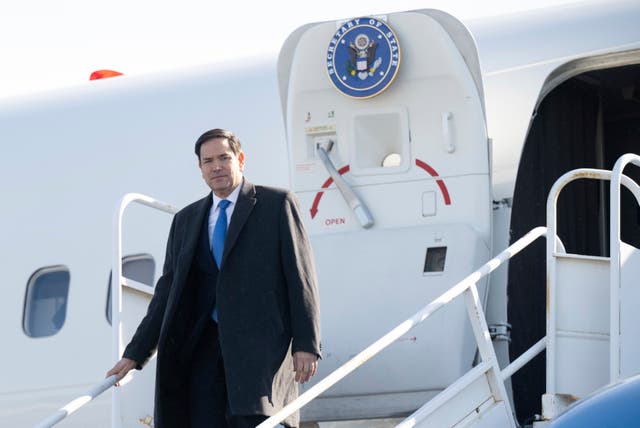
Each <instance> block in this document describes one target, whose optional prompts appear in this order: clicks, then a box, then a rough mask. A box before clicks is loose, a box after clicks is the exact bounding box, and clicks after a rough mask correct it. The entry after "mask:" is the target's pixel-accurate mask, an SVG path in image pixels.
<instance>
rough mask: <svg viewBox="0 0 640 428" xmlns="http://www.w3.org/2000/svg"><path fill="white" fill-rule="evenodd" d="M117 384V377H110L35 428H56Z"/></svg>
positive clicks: (34, 427)
mask: <svg viewBox="0 0 640 428" xmlns="http://www.w3.org/2000/svg"><path fill="white" fill-rule="evenodd" d="M115 383H116V375H113V376H109V377H108V378H106V379H105V380H103V381H102V382H100V383H99V384H98V385H96V386H94V387H93V388H91V389H90V390H89V391H87V392H86V393H85V394H83V395H81V396H79V397H78V398H74V399H73V400H71V401H69V402H68V403H67V404H65V405H64V406H62V407H60V408H59V409H58V411H56V412H55V413H52V414H51V415H49V416H48V417H47V418H46V419H43V420H42V421H40V422H39V423H38V424H37V425H34V426H33V428H51V427H52V426H54V425H55V424H57V423H58V422H61V421H62V420H63V419H65V418H66V417H67V416H69V415H71V414H73V413H75V412H76V411H77V410H78V409H80V408H81V407H82V406H84V405H85V404H88V403H89V402H91V400H93V399H94V398H96V397H97V396H99V395H100V394H102V393H103V392H105V391H106V390H108V389H109V388H111V387H112V386H113V385H114V384H115Z"/></svg>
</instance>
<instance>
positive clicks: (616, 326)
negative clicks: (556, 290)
mask: <svg viewBox="0 0 640 428" xmlns="http://www.w3.org/2000/svg"><path fill="white" fill-rule="evenodd" d="M630 163H632V164H634V165H636V166H640V156H638V155H636V154H633V153H627V154H625V155H622V156H620V157H619V158H618V160H617V161H616V163H615V165H614V166H613V171H612V172H611V190H610V192H609V207H610V208H609V209H610V210H611V212H612V214H611V221H610V222H609V242H610V244H609V248H610V250H609V253H610V257H611V261H610V265H611V267H610V269H609V282H610V284H611V297H610V301H609V305H610V306H609V311H610V314H611V315H610V316H611V318H610V325H609V381H610V382H615V381H617V380H619V379H620V305H619V301H620V216H619V215H617V214H618V213H619V211H620V183H621V182H622V184H624V185H625V186H626V187H627V188H629V186H628V185H627V182H626V181H625V180H630V179H629V178H627V176H626V175H623V174H622V171H623V170H624V168H625V167H626V166H627V165H628V164H630ZM633 184H634V185H635V187H634V188H632V189H630V190H631V191H632V192H633V195H634V196H635V197H636V201H637V202H638V204H639V205H640V197H639V196H640V192H638V191H635V190H637V189H638V185H637V184H636V183H635V182H633ZM613 212H615V213H616V215H615V216H614V215H613ZM614 243H615V244H616V246H615V251H614Z"/></svg>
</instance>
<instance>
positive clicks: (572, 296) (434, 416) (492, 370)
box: [37, 154, 640, 428]
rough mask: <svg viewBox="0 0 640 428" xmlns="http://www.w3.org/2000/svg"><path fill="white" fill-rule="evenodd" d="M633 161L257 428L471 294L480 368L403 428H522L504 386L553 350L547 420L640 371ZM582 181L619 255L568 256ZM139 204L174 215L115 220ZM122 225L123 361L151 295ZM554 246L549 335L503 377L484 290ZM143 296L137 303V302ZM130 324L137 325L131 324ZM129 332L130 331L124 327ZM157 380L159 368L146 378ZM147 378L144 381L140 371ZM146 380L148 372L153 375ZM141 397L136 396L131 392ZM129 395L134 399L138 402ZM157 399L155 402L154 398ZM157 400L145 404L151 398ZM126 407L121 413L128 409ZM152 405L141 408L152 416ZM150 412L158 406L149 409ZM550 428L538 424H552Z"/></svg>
mask: <svg viewBox="0 0 640 428" xmlns="http://www.w3.org/2000/svg"><path fill="white" fill-rule="evenodd" d="M629 163H633V164H635V165H637V166H640V157H639V156H636V155H632V154H627V155H624V156H622V157H621V158H620V159H619V160H618V161H617V162H616V165H615V167H614V169H613V171H605V170H596V169H578V170H574V171H570V172H568V173H566V174H565V175H563V176H562V177H560V178H559V179H558V180H557V181H556V183H555V184H554V186H553V188H552V190H551V192H550V195H549V198H548V202H547V227H538V228H535V229H533V230H532V231H530V232H529V233H527V234H526V235H525V236H524V237H522V238H520V239H519V240H518V241H517V242H515V243H514V244H513V245H511V246H510V247H509V248H507V249H506V250H504V251H502V252H501V253H500V254H498V255H497V256H496V257H495V258H493V259H491V260H489V261H488V262H487V263H485V264H484V265H483V266H482V267H481V268H479V269H478V270H476V271H475V272H473V273H472V274H470V275H469V276H467V277H466V278H465V279H463V280H462V281H460V282H459V283H457V284H456V285H454V286H453V287H452V288H451V289H449V290H448V291H447V292H445V293H444V294H442V295H441V296H440V297H438V298H437V299H435V300H434V301H433V302H431V303H429V304H428V305H427V306H425V307H424V308H423V309H422V310H420V311H418V312H417V313H416V314H414V315H413V316H412V317H411V318H409V319H407V320H406V321H404V322H403V323H401V324H400V325H398V326H397V327H395V328H394V329H393V330H391V331H390V332H389V333H387V334H386V335H384V336H383V337H382V338H380V339H379V340H378V341H376V342H375V343H373V344H372V345H371V346H369V347H368V348H366V349H365V350H363V351H362V352H361V353H359V354H358V355H356V356H355V357H354V358H352V359H351V360H350V361H348V362H347V363H345V364H344V365H343V366H341V367H340V368H339V369H337V370H336V371H334V372H333V373H331V374H330V375H328V376H327V377H325V378H324V379H322V380H321V381H319V382H318V383H317V384H316V385H314V386H313V387H312V388H310V389H309V390H308V391H306V392H305V393H304V394H302V395H301V396H300V397H299V398H298V399H297V400H295V401H294V402H292V403H291V404H289V405H288V406H287V407H285V408H284V409H283V410H282V411H281V412H279V413H277V414H276V415H274V416H273V417H271V418H269V419H268V420H267V421H265V422H264V423H262V424H260V425H259V426H258V428H268V427H275V426H277V425H278V424H279V423H280V421H282V420H283V419H285V418H286V417H287V416H288V415H290V414H291V413H293V412H295V411H297V410H299V409H300V408H302V407H303V406H304V405H305V404H307V403H309V402H310V401H311V400H313V399H314V398H316V397H318V396H319V395H320V394H322V393H323V392H324V391H326V390H327V389H329V388H330V387H331V386H332V385H334V384H335V383H337V382H338V381H340V380H341V379H342V378H344V377H345V376H347V375H348V374H349V373H351V372H352V371H354V370H355V369H356V368H358V367H359V366H361V365H362V364H364V363H366V361H367V360H369V359H370V358H372V357H374V356H375V355H376V354H378V353H379V352H381V351H382V350H383V349H385V348H386V347H387V346H389V345H390V344H392V343H393V342H395V341H396V340H398V339H400V338H401V337H403V335H405V334H406V333H407V332H408V331H409V330H411V329H412V328H413V327H415V326H416V325H418V324H420V323H421V322H424V321H425V320H427V319H428V318H429V317H430V316H431V315H432V314H434V313H435V312H436V311H438V310H439V309H440V308H442V307H444V306H445V305H447V304H448V303H450V302H451V301H453V300H454V299H455V298H456V297H458V296H460V295H464V300H465V307H466V311H467V314H468V317H469V320H470V323H471V325H472V329H473V333H474V337H475V340H476V343H477V346H478V351H479V358H478V363H477V364H476V365H475V367H473V368H471V370H469V371H468V372H467V373H466V374H464V375H463V376H462V377H461V378H459V379H458V380H457V381H455V382H454V383H453V384H451V385H450V386H448V387H447V388H446V389H445V390H444V391H442V392H441V393H440V394H438V395H437V396H435V397H434V398H433V399H432V400H430V401H428V402H427V403H426V404H425V405H424V406H422V407H421V408H419V409H417V410H416V411H415V412H414V413H413V414H412V415H410V416H409V417H407V418H406V419H404V420H403V421H402V422H401V423H400V424H398V425H397V427H401V428H408V427H477V428H484V427H487V428H489V427H491V428H502V427H516V426H517V422H516V421H515V418H514V416H513V414H512V411H511V406H510V404H509V402H508V397H507V393H506V390H505V386H504V381H505V380H506V379H508V378H509V377H510V376H511V375H512V374H513V373H515V372H516V371H517V370H519V369H520V368H521V367H522V366H524V365H525V364H526V363H528V362H529V361H530V360H531V359H532V358H533V357H535V356H536V355H538V354H539V353H540V352H541V351H542V350H544V349H545V348H546V349H547V393H546V394H545V395H544V397H543V417H544V419H545V420H546V421H549V420H552V419H553V418H554V417H555V416H557V414H558V413H559V412H561V411H562V410H563V409H564V408H565V407H567V406H568V405H570V404H571V403H572V402H573V401H574V400H575V398H579V397H584V396H585V395H586V394H589V393H591V392H593V391H595V390H596V389H598V388H599V387H601V386H604V385H606V384H608V383H610V382H613V381H616V380H618V379H622V378H626V377H629V376H631V375H633V374H637V373H639V372H640V358H639V356H640V340H638V338H639V337H640V331H639V330H640V311H637V310H635V306H636V303H635V302H638V301H640V287H637V286H635V285H636V284H634V282H635V279H636V278H638V277H639V275H640V250H638V249H637V248H634V247H632V246H630V245H628V244H626V243H624V242H622V241H621V240H620V219H619V217H620V186H621V185H624V186H625V187H626V188H627V189H629V190H630V191H631V192H632V193H633V195H634V196H635V198H636V201H637V202H638V204H639V205H640V187H639V186H638V185H637V184H636V183H635V182H634V181H632V180H631V179H629V178H628V177H626V176H624V175H622V171H623V169H624V167H625V166H626V165H627V164H629ZM577 179H597V180H610V182H611V183H610V187H611V194H610V213H611V215H610V217H611V222H610V252H611V257H593V256H584V255H577V254H568V253H566V251H565V249H564V247H563V246H562V243H561V242H560V240H559V239H558V238H557V236H556V201H557V198H558V195H559V193H560V191H561V190H562V188H563V187H564V186H565V185H567V184H568V183H569V182H571V181H574V180H577ZM132 201H137V202H140V203H143V204H145V205H148V206H151V207H154V208H157V209H161V210H163V211H167V212H175V209H174V208H173V207H171V206H169V205H166V204H162V203H160V202H157V201H154V200H153V199H151V198H148V197H144V196H142V195H127V196H125V197H124V198H123V200H122V204H121V205H120V206H119V208H118V211H117V215H116V219H117V220H115V219H114V221H117V222H121V221H122V213H123V211H124V207H126V205H128V204H129V203H130V202H132ZM119 224H120V223H118V224H117V225H116V227H115V235H116V236H115V238H114V244H115V248H116V254H115V255H114V263H116V264H117V266H114V273H118V275H114V277H115V278H116V280H114V293H113V299H114V307H113V308H114V312H113V328H114V357H115V358H118V357H119V355H120V352H121V351H122V344H123V342H124V341H125V337H126V336H127V335H126V334H125V336H123V331H125V332H127V331H131V330H132V329H133V328H135V326H136V325H137V321H136V319H134V318H135V317H130V316H128V315H125V313H126V311H123V308H126V307H127V305H128V304H127V305H124V306H122V302H121V300H120V299H121V296H123V293H127V297H126V299H129V297H130V296H128V294H131V293H133V294H135V293H141V295H138V296H137V297H136V296H131V298H132V299H131V301H132V302H134V300H135V299H138V300H141V302H142V303H141V302H138V303H134V304H135V305H136V306H137V305H139V304H144V301H145V300H146V299H148V296H149V293H148V292H147V290H146V289H141V290H137V288H140V287H137V284H131V283H129V282H130V281H128V280H126V279H125V278H123V277H122V270H121V267H119V266H120V263H121V254H119V252H118V250H119V247H118V246H119V245H120V244H119V242H120V239H121V237H120V226H119ZM542 236H545V237H546V238H547V279H548V287H547V290H548V295H547V335H546V336H545V337H544V338H542V339H541V340H540V341H539V342H538V343H536V344H535V345H534V346H532V347H531V348H530V349H529V350H528V351H526V352H525V353H524V354H522V355H521V356H520V357H519V358H517V359H516V360H515V361H513V362H512V363H511V364H510V365H508V366H507V367H505V368H504V369H500V367H499V365H498V362H497V358H496V355H495V352H494V349H493V345H492V342H491V337H490V334H489V330H488V328H487V323H486V320H485V316H484V311H483V308H482V304H481V300H480V298H479V296H478V290H477V288H476V284H477V283H478V282H479V281H480V280H481V279H482V278H484V277H485V276H486V275H488V274H489V273H490V272H492V271H494V270H495V269H496V268H497V267H498V266H500V265H501V264H502V263H504V262H506V261H507V260H509V259H510V258H511V257H513V256H515V255H516V254H518V253H519V252H520V251H521V250H522V249H524V248H526V247H527V246H528V245H529V244H531V243H532V242H533V241H535V240H536V239H538V238H539V237H542ZM134 297H135V298H134ZM129 318H131V319H129ZM124 324H126V325H124ZM148 372H151V370H148ZM141 373H144V371H143V372H141ZM139 375H140V374H136V379H135V381H134V382H131V385H127V386H126V387H124V388H120V390H121V392H120V393H124V391H126V390H127V389H129V388H131V387H132V386H133V385H135V384H136V383H138V384H142V383H146V382H137V381H139V380H140V379H138V377H139ZM147 375H148V374H147ZM112 383H113V379H111V380H108V381H107V382H103V383H102V384H101V385H100V389H101V390H103V389H106V388H108V386H109V385H108V384H112ZM131 391H133V390H131ZM118 394H119V393H118V392H116V393H114V397H113V400H114V402H113V408H114V413H113V416H114V417H113V420H112V426H113V427H114V428H115V427H117V428H120V427H130V426H131V427H133V426H141V425H140V424H141V423H142V424H148V425H149V426H150V424H151V420H150V419H145V418H147V417H149V418H150V415H149V414H147V415H144V414H143V413H144V412H143V413H140V410H139V409H138V410H137V413H136V410H135V409H134V407H135V401H134V403H132V402H130V401H128V400H123V399H122V397H120V396H119V395H118ZM137 394H138V393H136V394H133V395H130V394H128V393H127V396H128V397H132V396H134V395H137ZM88 395H90V396H88V397H84V398H83V397H81V398H79V399H76V400H74V401H73V402H72V403H69V405H67V406H65V407H64V408H62V409H61V410H59V411H58V412H57V413H56V414H54V415H51V417H50V418H48V419H47V420H46V421H43V422H42V423H41V424H39V425H37V426H38V427H50V426H53V425H55V424H56V423H57V422H59V421H60V420H62V419H63V418H64V417H66V416H67V415H68V414H70V413H72V412H73V411H75V410H76V409H77V408H78V407H79V405H77V403H79V401H78V400H80V401H81V402H87V401H89V400H91V399H92V398H93V397H94V396H95V395H96V393H95V391H93V392H90V394H88ZM147 395H151V394H147ZM149 399H151V397H146V400H149ZM125 402H126V403H127V404H126V406H124V407H123V403H125ZM148 406H149V404H148V403H147V404H145V405H144V406H143V407H145V408H146V409H149V407H148ZM151 408H152V407H151ZM545 423H546V422H544V421H543V422H540V423H536V426H544V425H545Z"/></svg>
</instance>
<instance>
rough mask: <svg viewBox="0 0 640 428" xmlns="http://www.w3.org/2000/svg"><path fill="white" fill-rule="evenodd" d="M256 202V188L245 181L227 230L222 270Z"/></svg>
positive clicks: (221, 264)
mask: <svg viewBox="0 0 640 428" xmlns="http://www.w3.org/2000/svg"><path fill="white" fill-rule="evenodd" d="M256 202H257V200H256V188H255V186H254V185H253V184H251V183H249V182H248V181H246V180H244V182H243V183H242V188H240V194H239V195H238V200H237V202H236V203H237V205H236V207H235V209H234V210H233V215H232V216H231V222H230V223H229V230H227V236H226V238H225V242H224V251H223V252H222V263H220V268H221V269H222V266H223V265H224V261H225V260H226V259H227V255H228V254H229V251H231V249H232V248H233V246H234V245H235V243H236V241H237V240H238V236H239V235H240V231H241V230H242V227H243V226H244V224H245V223H246V222H247V219H248V218H249V214H251V211H252V210H253V207H254V206H255V205H256Z"/></svg>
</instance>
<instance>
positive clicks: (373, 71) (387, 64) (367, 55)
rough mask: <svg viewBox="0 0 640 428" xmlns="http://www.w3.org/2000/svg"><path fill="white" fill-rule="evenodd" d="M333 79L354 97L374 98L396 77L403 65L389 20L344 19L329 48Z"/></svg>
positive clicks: (329, 67) (337, 87) (329, 63)
mask: <svg viewBox="0 0 640 428" xmlns="http://www.w3.org/2000/svg"><path fill="white" fill-rule="evenodd" d="M326 59H327V72H328V74H329V79H330V80H331V83H333V85H334V86H335V87H336V89H338V91H340V92H341V93H343V94H344V95H347V96H349V97H352V98H371V97H374V96H376V95H378V94H380V93H381V92H383V91H384V90H386V89H387V88H388V87H389V85H391V83H392V82H393V81H394V79H395V77H396V75H397V73H398V69H399V67H400V45H399V43H398V39H397V37H396V35H395V33H394V32H393V30H392V29H391V28H390V27H389V25H388V24H387V23H385V22H384V21H382V20H380V19H377V18H368V17H364V18H354V19H352V20H350V21H346V22H344V23H342V24H341V25H340V26H339V28H338V30H337V31H336V32H335V33H334V34H333V36H332V38H331V41H330V42H329V47H328V49H327V58H326Z"/></svg>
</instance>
